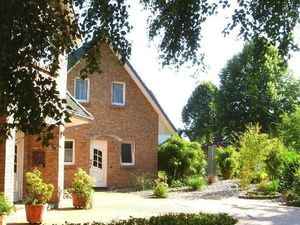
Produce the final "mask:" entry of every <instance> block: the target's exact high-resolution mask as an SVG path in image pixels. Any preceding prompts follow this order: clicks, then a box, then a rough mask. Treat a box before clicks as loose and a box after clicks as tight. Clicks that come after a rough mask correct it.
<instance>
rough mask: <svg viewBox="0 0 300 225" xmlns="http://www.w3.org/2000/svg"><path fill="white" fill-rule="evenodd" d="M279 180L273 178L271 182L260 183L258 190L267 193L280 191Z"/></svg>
mask: <svg viewBox="0 0 300 225" xmlns="http://www.w3.org/2000/svg"><path fill="white" fill-rule="evenodd" d="M278 186H279V182H278V180H273V181H269V182H263V183H261V184H260V185H259V188H258V190H259V191H262V192H265V193H267V194H272V193H275V192H277V191H278Z"/></svg>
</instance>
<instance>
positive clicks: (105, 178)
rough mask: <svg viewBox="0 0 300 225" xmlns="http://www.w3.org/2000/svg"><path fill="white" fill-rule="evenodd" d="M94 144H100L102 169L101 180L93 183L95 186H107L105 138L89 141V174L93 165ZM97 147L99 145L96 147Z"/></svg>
mask: <svg viewBox="0 0 300 225" xmlns="http://www.w3.org/2000/svg"><path fill="white" fill-rule="evenodd" d="M94 146H101V147H103V148H101V151H102V171H103V182H101V184H99V183H97V181H96V184H95V187H107V141H105V140H91V142H90V175H92V170H93V169H95V168H94V167H93V155H94ZM98 148H99V147H98Z"/></svg>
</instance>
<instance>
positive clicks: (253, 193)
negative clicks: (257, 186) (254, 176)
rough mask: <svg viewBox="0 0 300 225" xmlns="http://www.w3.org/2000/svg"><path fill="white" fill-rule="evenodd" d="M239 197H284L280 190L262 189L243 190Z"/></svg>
mask: <svg viewBox="0 0 300 225" xmlns="http://www.w3.org/2000/svg"><path fill="white" fill-rule="evenodd" d="M238 197H239V198H243V199H276V198H282V194H280V193H278V192H275V193H265V192H260V191H247V192H241V193H240V194H239V196H238Z"/></svg>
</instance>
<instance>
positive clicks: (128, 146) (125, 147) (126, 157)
mask: <svg viewBox="0 0 300 225" xmlns="http://www.w3.org/2000/svg"><path fill="white" fill-rule="evenodd" d="M121 165H128V166H130V165H134V144H133V143H132V142H129V143H122V144H121Z"/></svg>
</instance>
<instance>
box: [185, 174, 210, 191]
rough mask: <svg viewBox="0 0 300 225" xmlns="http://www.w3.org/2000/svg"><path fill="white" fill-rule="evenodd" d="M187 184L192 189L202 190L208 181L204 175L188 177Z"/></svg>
mask: <svg viewBox="0 0 300 225" xmlns="http://www.w3.org/2000/svg"><path fill="white" fill-rule="evenodd" d="M186 184H187V185H188V186H190V187H191V189H192V190H194V191H196V190H200V189H201V188H203V187H204V186H206V184H207V182H206V180H205V179H204V178H203V177H188V178H187V179H186Z"/></svg>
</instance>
